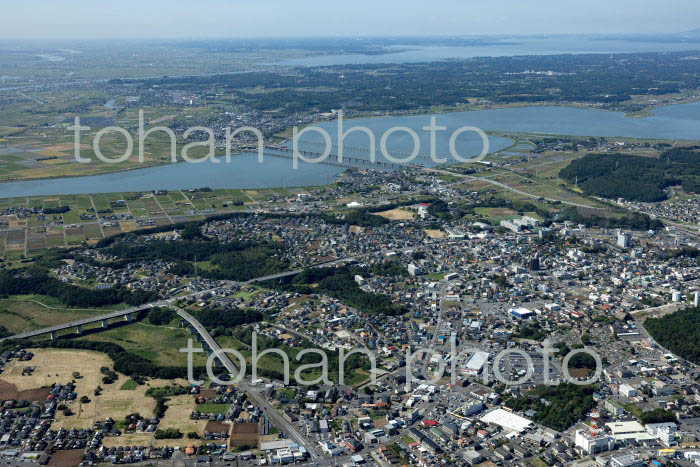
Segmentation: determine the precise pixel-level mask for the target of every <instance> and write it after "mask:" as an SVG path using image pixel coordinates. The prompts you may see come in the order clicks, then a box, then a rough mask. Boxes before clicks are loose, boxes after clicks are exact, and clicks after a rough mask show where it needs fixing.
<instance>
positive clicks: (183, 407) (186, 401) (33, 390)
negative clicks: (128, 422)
mask: <svg viewBox="0 0 700 467" xmlns="http://www.w3.org/2000/svg"><path fill="white" fill-rule="evenodd" d="M32 351H33V352H34V358H33V359H32V360H31V361H29V362H19V361H16V360H13V361H12V362H10V364H8V366H7V368H6V369H5V371H3V373H2V374H0V399H2V398H3V395H4V394H9V393H10V392H12V393H16V392H17V391H19V393H20V394H25V395H30V396H32V397H33V399H38V400H45V399H46V395H48V391H49V390H48V387H49V386H50V385H51V384H54V383H57V384H65V383H68V382H70V381H75V384H76V392H77V393H78V400H75V401H72V402H67V403H66V405H67V406H68V407H70V408H71V410H72V411H73V412H74V415H71V416H68V417H67V416H65V415H63V413H62V412H60V411H59V412H58V413H57V417H56V422H55V423H54V428H60V427H65V428H68V429H70V428H89V427H92V425H93V423H94V422H95V421H96V420H104V419H105V418H107V417H112V418H113V419H114V420H117V421H119V420H123V419H124V418H125V417H126V416H127V415H130V414H132V413H139V414H141V415H142V416H144V417H148V416H152V414H153V409H154V408H155V405H156V403H155V399H153V398H152V397H149V396H146V394H145V393H146V391H147V390H148V388H150V387H163V386H167V385H170V384H181V385H186V384H187V383H186V381H184V380H175V381H166V380H149V381H147V382H146V384H144V385H140V386H139V385H137V386H136V387H135V388H134V389H132V390H124V389H122V386H123V385H124V383H125V382H127V381H128V380H129V379H128V378H127V377H126V376H124V375H121V374H120V375H119V379H118V380H117V381H116V382H114V383H113V384H104V383H103V382H102V376H103V375H102V373H101V372H100V368H102V367H107V368H110V369H112V361H111V360H110V359H109V358H108V357H107V356H106V355H104V354H102V353H99V352H91V351H85V350H68V349H35V350H32ZM28 366H31V367H34V371H33V373H32V374H31V375H24V376H23V375H22V372H23V369H24V368H25V367H28ZM75 372H77V373H79V377H78V378H74V373H75ZM98 386H100V387H102V389H103V391H102V394H101V395H99V396H95V395H94V391H95V389H96V388H97V387H98ZM82 396H88V398H90V402H89V403H86V404H82V403H81V402H80V400H79V399H80V398H81V397H82ZM168 399H169V400H168V402H167V406H168V409H167V411H166V413H165V416H164V418H163V419H162V421H161V428H177V429H179V430H180V431H182V432H183V433H188V432H190V431H194V432H197V433H199V434H200V435H201V434H202V433H203V432H204V427H205V426H206V424H207V421H204V420H202V421H192V420H190V418H189V417H190V413H191V412H192V411H193V410H195V407H196V405H195V402H194V397H193V396H191V395H182V396H175V397H170V398H168ZM183 443H184V442H183ZM125 444H143V445H146V446H148V445H158V446H164V445H173V440H155V439H154V437H153V434H152V433H136V434H127V435H123V436H121V437H118V438H106V439H105V445H107V446H113V445H122V446H123V445H125Z"/></svg>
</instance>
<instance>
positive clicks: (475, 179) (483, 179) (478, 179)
mask: <svg viewBox="0 0 700 467" xmlns="http://www.w3.org/2000/svg"><path fill="white" fill-rule="evenodd" d="M499 168H502V167H499ZM425 171H426V172H434V173H439V174H442V175H451V176H453V177H461V178H463V179H465V180H468V181H471V182H486V183H490V184H491V185H495V186H497V187H500V188H503V189H505V190H508V191H512V192H513V193H517V194H519V195H523V196H527V197H529V198H532V199H543V200H545V201H549V202H552V203H556V202H559V203H561V204H566V205H569V206H577V207H581V208H591V207H593V206H591V205H589V204H581V203H574V202H572V201H564V200H561V199H553V198H546V197H544V196H540V195H535V194H532V193H528V192H526V191H522V190H518V189H517V188H513V187H512V186H509V185H506V184H505V183H501V182H497V181H495V180H491V179H489V178H486V177H472V176H471V175H464V174H460V173H456V172H450V171H449V170H441V169H425ZM514 173H517V172H514Z"/></svg>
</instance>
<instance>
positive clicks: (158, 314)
mask: <svg viewBox="0 0 700 467" xmlns="http://www.w3.org/2000/svg"><path fill="white" fill-rule="evenodd" d="M176 316H177V313H175V312H174V311H173V310H171V309H170V308H152V309H151V310H149V311H148V321H150V322H151V324H153V325H155V326H164V325H166V324H170V323H171V322H172V321H173V320H174V319H175V317H176Z"/></svg>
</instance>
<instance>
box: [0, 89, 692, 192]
mask: <svg viewBox="0 0 700 467" xmlns="http://www.w3.org/2000/svg"><path fill="white" fill-rule="evenodd" d="M430 117H431V116H430V115H422V116H407V117H385V118H367V119H357V120H346V121H345V122H344V123H345V124H344V130H345V131H347V130H349V129H351V128H352V127H355V126H364V127H367V128H369V129H370V130H371V131H372V133H373V134H374V135H375V136H376V142H375V144H376V147H379V144H380V139H381V136H382V134H384V132H385V131H386V130H387V129H389V128H391V127H394V126H403V127H408V128H411V129H413V130H414V131H415V132H416V133H417V134H418V136H419V141H420V146H421V148H420V154H421V155H427V154H429V148H430V140H431V138H430V133H429V132H428V131H424V130H423V127H425V126H427V125H429V124H430ZM435 117H436V119H437V124H438V125H443V126H445V127H447V130H445V131H439V132H437V134H436V138H435V143H436V148H437V151H436V153H437V154H438V155H439V156H445V155H448V154H449V150H448V142H449V139H450V136H451V134H452V133H453V132H454V131H455V130H456V129H458V128H460V127H462V126H476V127H479V128H481V129H483V130H487V131H503V132H529V133H543V134H562V135H578V136H609V137H612V136H621V137H636V138H658V139H679V140H698V141H700V102H699V103H693V104H684V105H676V106H668V107H661V108H658V109H657V110H656V111H655V115H654V116H652V117H646V118H628V117H625V116H624V115H623V114H620V113H615V112H606V111H601V110H593V109H580V108H572V107H552V106H542V107H537V106H535V107H520V108H506V109H495V110H483V111H474V112H458V113H448V114H439V115H435ZM319 126H320V127H321V128H323V129H325V130H327V131H328V133H329V134H330V136H331V139H332V140H333V141H334V142H337V140H338V135H337V123H336V122H324V123H322V124H320V125H319ZM489 140H490V141H489V142H490V150H491V152H493V151H498V150H501V149H504V148H507V147H509V146H510V145H511V144H512V141H511V140H509V139H507V138H500V137H490V138H489ZM322 141H323V138H322V136H320V135H319V134H317V133H314V132H309V133H306V134H305V135H304V136H303V137H302V139H301V144H300V149H302V150H309V151H316V152H318V151H320V142H322ZM344 146H345V147H346V149H345V155H346V156H351V157H356V158H361V159H366V158H367V157H368V151H367V149H366V148H368V136H367V135H365V134H364V133H361V132H353V133H350V134H349V135H348V136H347V137H346V138H345V142H344ZM455 146H456V149H457V152H458V153H459V154H460V155H462V156H464V157H473V156H475V155H476V154H478V153H479V152H480V151H481V148H482V144H481V139H480V138H479V137H478V136H477V135H475V134H474V133H463V134H462V135H461V136H460V137H459V138H457V140H456V145H455ZM412 147H413V139H412V137H411V136H409V135H408V134H406V133H403V132H396V133H394V134H393V135H392V136H390V137H389V138H388V140H387V148H388V151H389V152H390V153H391V155H392V156H393V157H395V158H399V157H403V154H407V153H410V152H411V151H412ZM0 148H2V145H0ZM333 154H337V148H336V147H334V148H333ZM378 160H382V157H381V156H378ZM418 161H419V162H421V163H423V164H424V165H430V164H429V163H427V161H426V160H425V159H420V160H418ZM342 170H343V168H341V167H335V166H329V165H322V164H303V163H302V164H301V165H300V166H299V168H298V169H293V168H292V161H291V159H283V158H277V157H269V156H268V157H266V158H265V160H264V162H263V163H262V164H259V163H258V162H257V158H256V156H255V155H251V154H246V155H239V156H234V157H233V158H232V161H231V162H230V163H226V162H225V161H223V160H222V161H221V162H220V163H218V164H215V163H212V162H207V163H203V164H189V163H179V164H170V165H166V166H161V167H151V168H147V169H138V170H131V171H126V172H119V173H113V174H106V175H95V176H90V177H71V178H57V179H49V180H32V181H24V182H8V183H0V196H2V197H18V196H38V195H60V194H85V193H109V192H126V191H148V190H154V189H168V190H173V189H188V188H197V187H205V186H207V187H210V188H271V187H294V186H313V185H322V184H326V183H328V182H329V181H332V180H333V179H334V178H335V177H336V176H337V175H338V174H340V173H341V172H342Z"/></svg>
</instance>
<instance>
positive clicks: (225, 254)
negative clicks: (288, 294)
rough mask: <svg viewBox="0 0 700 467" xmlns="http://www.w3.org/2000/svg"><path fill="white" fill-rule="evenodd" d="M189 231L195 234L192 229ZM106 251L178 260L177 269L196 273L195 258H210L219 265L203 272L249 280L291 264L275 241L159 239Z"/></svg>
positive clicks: (132, 259) (139, 257) (123, 244)
mask: <svg viewBox="0 0 700 467" xmlns="http://www.w3.org/2000/svg"><path fill="white" fill-rule="evenodd" d="M189 232H191V233H193V230H192V229H190V230H189ZM104 251H105V253H107V254H109V255H114V256H116V257H118V258H121V260H122V261H124V262H127V263H128V262H135V261H143V260H165V261H176V262H177V265H176V268H175V270H174V271H173V272H176V273H180V274H192V273H193V272H194V266H193V264H192V262H193V261H195V260H197V261H209V262H210V263H211V264H212V265H214V266H215V267H214V268H212V269H207V270H201V271H199V275H200V276H202V277H208V278H211V279H232V280H241V281H244V280H248V279H252V278H254V277H259V276H265V275H269V274H274V273H278V272H281V271H283V270H285V269H286V268H287V264H286V263H285V262H284V261H282V260H281V259H280V256H281V252H282V247H281V246H280V245H279V244H277V243H273V242H238V241H232V242H227V243H223V242H220V241H218V240H208V239H205V240H185V239H182V240H175V241H165V240H156V241H151V242H146V243H133V242H118V243H114V244H113V245H111V246H110V247H108V248H106V249H105V250H104Z"/></svg>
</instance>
